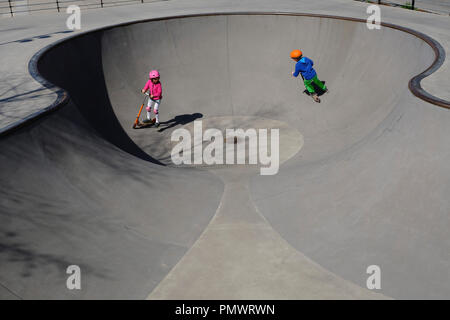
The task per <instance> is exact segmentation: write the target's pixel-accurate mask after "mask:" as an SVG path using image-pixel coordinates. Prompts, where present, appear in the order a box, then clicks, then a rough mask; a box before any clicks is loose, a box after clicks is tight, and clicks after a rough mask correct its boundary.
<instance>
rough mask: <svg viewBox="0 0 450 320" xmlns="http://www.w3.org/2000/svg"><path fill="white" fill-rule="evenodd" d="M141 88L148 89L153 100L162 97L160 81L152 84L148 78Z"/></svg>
mask: <svg viewBox="0 0 450 320" xmlns="http://www.w3.org/2000/svg"><path fill="white" fill-rule="evenodd" d="M142 90H144V91H147V90H149V92H150V95H153V100H159V99H161V98H162V87H161V82H159V83H156V84H154V83H153V82H152V80H148V81H147V83H146V84H145V87H144V88H143V89H142Z"/></svg>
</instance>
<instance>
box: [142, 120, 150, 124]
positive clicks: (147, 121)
mask: <svg viewBox="0 0 450 320" xmlns="http://www.w3.org/2000/svg"><path fill="white" fill-rule="evenodd" d="M142 122H143V123H150V122H152V120H148V119H145V120H144V121H142Z"/></svg>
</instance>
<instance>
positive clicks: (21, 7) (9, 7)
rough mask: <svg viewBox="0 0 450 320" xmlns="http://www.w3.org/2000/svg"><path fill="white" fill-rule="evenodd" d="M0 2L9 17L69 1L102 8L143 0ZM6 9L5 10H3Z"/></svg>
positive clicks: (65, 4) (61, 6)
mask: <svg viewBox="0 0 450 320" xmlns="http://www.w3.org/2000/svg"><path fill="white" fill-rule="evenodd" d="M156 1H158V0H151V1H147V2H156ZM159 1H164V0H159ZM1 2H3V5H2V3H0V13H1V12H2V11H3V12H4V13H5V14H6V13H9V14H10V15H11V17H14V16H15V15H17V14H20V13H25V12H36V11H44V10H49V11H51V10H55V11H57V12H61V10H63V9H66V8H67V7H68V6H69V4H70V3H73V2H78V4H77V5H78V6H79V7H85V8H88V9H93V8H104V7H106V6H115V5H127V4H133V3H144V2H145V1H144V0H53V1H51V2H35V3H27V4H21V3H20V2H21V1H15V0H7V2H8V4H6V0H5V1H1ZM5 9H6V10H5Z"/></svg>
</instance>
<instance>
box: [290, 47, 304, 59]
mask: <svg viewBox="0 0 450 320" xmlns="http://www.w3.org/2000/svg"><path fill="white" fill-rule="evenodd" d="M302 55H303V53H302V52H301V51H300V50H298V49H295V50H292V51H291V58H293V59H295V58H300V57H301V56H302Z"/></svg>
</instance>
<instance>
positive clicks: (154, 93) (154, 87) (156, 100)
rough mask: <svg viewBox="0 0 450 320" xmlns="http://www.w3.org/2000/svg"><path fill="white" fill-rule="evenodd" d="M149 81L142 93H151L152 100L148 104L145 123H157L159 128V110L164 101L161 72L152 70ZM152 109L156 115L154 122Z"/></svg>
mask: <svg viewBox="0 0 450 320" xmlns="http://www.w3.org/2000/svg"><path fill="white" fill-rule="evenodd" d="M149 78H150V79H149V80H148V81H147V83H146V84H145V86H144V88H143V89H142V93H146V92H147V91H148V92H149V96H150V99H148V103H147V108H146V110H147V119H145V120H144V121H143V122H144V123H150V122H154V121H156V122H155V126H156V127H159V114H158V109H159V105H160V104H161V99H162V87H161V82H159V72H158V70H152V71H150V74H149ZM153 106H154V107H153ZM152 107H153V112H154V113H155V119H154V120H152Z"/></svg>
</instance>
